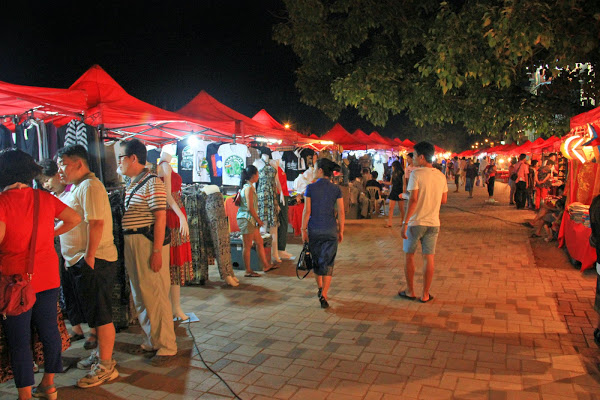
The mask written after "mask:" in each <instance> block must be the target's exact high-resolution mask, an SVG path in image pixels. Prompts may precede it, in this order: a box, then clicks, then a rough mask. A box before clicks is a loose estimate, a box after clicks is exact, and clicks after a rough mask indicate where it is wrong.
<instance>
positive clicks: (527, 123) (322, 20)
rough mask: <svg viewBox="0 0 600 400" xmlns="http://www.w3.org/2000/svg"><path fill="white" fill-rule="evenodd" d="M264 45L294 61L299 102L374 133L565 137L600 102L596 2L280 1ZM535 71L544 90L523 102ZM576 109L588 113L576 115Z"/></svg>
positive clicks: (599, 13)
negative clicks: (393, 128) (450, 127)
mask: <svg viewBox="0 0 600 400" xmlns="http://www.w3.org/2000/svg"><path fill="white" fill-rule="evenodd" d="M284 1H285V5H286V16H285V18H286V21H285V22H282V23H280V24H278V25H276V26H275V28H274V38H275V40H277V41H278V42H280V43H283V44H286V45H289V46H291V48H292V49H293V51H294V53H295V54H296V55H297V56H298V58H299V60H300V67H299V68H298V69H297V71H296V76H297V81H296V86H297V88H298V89H299V91H300V94H301V98H302V101H303V102H305V103H306V104H309V105H312V106H315V107H318V108H319V109H321V110H322V111H324V112H325V113H326V114H327V115H328V116H329V117H331V118H332V119H335V118H336V117H337V116H338V115H339V113H340V111H341V110H342V109H344V108H346V107H353V108H356V109H357V110H358V112H359V114H360V115H361V116H363V117H365V118H367V119H368V120H369V121H370V122H372V123H374V124H376V125H379V126H383V125H384V124H385V123H386V122H387V121H388V118H389V117H390V115H396V114H400V113H407V114H408V116H409V117H410V119H411V120H412V121H413V122H415V123H416V124H417V125H419V126H423V125H426V124H448V123H451V124H457V123H458V124H464V126H465V127H466V128H467V129H468V130H469V131H470V132H472V133H484V134H492V135H495V136H501V135H505V134H507V133H508V134H510V135H517V134H519V133H520V132H523V131H524V130H527V129H536V130H537V131H538V132H541V133H543V134H551V133H553V132H555V131H558V132H561V133H564V131H565V130H566V129H567V128H566V127H567V126H568V118H570V117H571V116H573V115H575V114H577V113H579V112H583V111H586V110H587V109H589V107H590V104H591V103H588V104H587V105H584V106H582V105H581V93H582V90H583V93H584V96H585V97H587V98H589V99H591V100H592V102H593V101H596V100H600V93H599V91H598V90H599V88H600V85H599V84H598V82H597V81H598V79H599V78H600V76H598V77H596V76H595V74H593V73H590V68H587V69H585V68H581V64H582V63H584V64H585V63H588V65H589V66H591V71H595V70H596V69H597V68H600V63H599V62H598V61H599V59H598V58H599V56H598V55H597V53H598V50H599V36H598V32H599V28H600V24H599V20H600V5H599V2H598V1H597V0H595V1H584V0H549V1H542V0H530V1H523V0H473V1H468V0H455V1H442V2H440V1H435V0H404V1H397V0H284ZM540 68H543V75H544V77H545V78H546V79H547V80H551V81H552V84H550V85H544V86H543V87H541V88H538V89H539V90H537V91H536V92H535V93H533V92H532V91H531V90H530V89H531V87H530V86H531V85H530V80H529V78H530V76H531V74H532V73H535V72H536V71H538V70H539V69H540ZM586 107H587V108H586Z"/></svg>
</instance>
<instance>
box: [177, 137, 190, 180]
mask: <svg viewBox="0 0 600 400" xmlns="http://www.w3.org/2000/svg"><path fill="white" fill-rule="evenodd" d="M177 173H178V174H179V175H181V180H182V181H183V183H193V181H194V149H193V148H192V146H191V145H189V144H188V141H187V140H180V141H178V142H177Z"/></svg>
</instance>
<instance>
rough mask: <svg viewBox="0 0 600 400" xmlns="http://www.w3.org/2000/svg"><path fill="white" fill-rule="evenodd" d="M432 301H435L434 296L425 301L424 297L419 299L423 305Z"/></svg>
mask: <svg viewBox="0 0 600 400" xmlns="http://www.w3.org/2000/svg"><path fill="white" fill-rule="evenodd" d="M431 300H433V296H432V295H429V298H428V299H427V300H423V298H422V297H421V298H420V299H419V301H420V302H421V303H429V302H430V301H431Z"/></svg>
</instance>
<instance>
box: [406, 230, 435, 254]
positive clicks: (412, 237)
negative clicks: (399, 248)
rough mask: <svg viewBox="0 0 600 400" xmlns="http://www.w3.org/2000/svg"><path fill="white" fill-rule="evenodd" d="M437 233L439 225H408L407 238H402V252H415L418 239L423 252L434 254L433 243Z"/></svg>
mask: <svg viewBox="0 0 600 400" xmlns="http://www.w3.org/2000/svg"><path fill="white" fill-rule="evenodd" d="M439 233H440V227H439V226H423V225H414V226H409V227H408V229H407V230H406V236H408V239H404V243H403V250H404V252H405V253H409V254H413V253H414V252H416V251H417V244H418V242H419V241H420V242H421V252H422V253H423V254H435V244H436V242H437V237H438V234H439Z"/></svg>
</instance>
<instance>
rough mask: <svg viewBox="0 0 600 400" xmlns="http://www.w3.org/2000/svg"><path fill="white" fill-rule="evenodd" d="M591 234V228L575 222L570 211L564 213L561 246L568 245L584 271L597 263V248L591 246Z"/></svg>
mask: <svg viewBox="0 0 600 400" xmlns="http://www.w3.org/2000/svg"><path fill="white" fill-rule="evenodd" d="M591 234H592V229H591V228H586V227H585V226H583V224H578V223H576V222H573V221H572V220H571V217H570V216H569V213H568V212H565V213H564V214H563V219H562V223H561V224H560V232H559V234H558V241H559V247H562V246H563V245H566V246H567V250H568V251H569V254H570V255H571V257H573V258H574V259H575V260H577V261H579V262H580V263H581V270H582V271H585V270H586V269H588V268H592V267H593V266H594V265H595V264H596V250H595V249H594V248H593V247H592V246H590V242H589V238H590V235H591Z"/></svg>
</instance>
